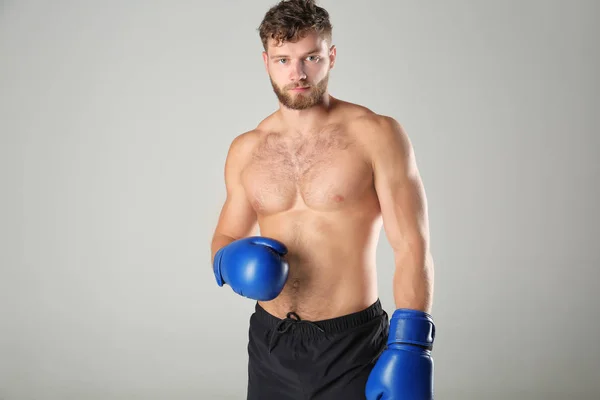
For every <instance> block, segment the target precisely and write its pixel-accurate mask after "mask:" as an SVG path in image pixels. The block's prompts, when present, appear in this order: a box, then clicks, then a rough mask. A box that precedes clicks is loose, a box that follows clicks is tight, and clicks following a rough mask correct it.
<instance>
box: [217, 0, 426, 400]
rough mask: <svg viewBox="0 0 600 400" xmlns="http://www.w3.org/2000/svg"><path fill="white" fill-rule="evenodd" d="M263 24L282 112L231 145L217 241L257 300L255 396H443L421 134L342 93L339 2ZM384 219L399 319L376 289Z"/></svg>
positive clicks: (273, 13) (220, 271) (272, 14)
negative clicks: (333, 79)
mask: <svg viewBox="0 0 600 400" xmlns="http://www.w3.org/2000/svg"><path fill="white" fill-rule="evenodd" d="M259 31H260V37H261V39H262V42H263V46H264V50H265V51H264V52H263V60H264V64H265V68H266V71H267V73H268V76H269V78H270V80H271V84H272V86H273V90H274V92H275V94H276V96H277V98H278V101H279V108H278V110H276V111H275V112H274V113H273V114H271V115H269V116H268V117H266V118H265V119H264V120H263V121H262V122H260V124H259V125H258V126H257V127H256V128H255V129H253V130H250V131H248V132H245V133H242V134H240V135H239V136H237V137H235V138H234V139H233V141H232V143H231V146H230V148H229V151H228V154H227V160H226V162H225V186H226V192H227V198H226V201H225V203H224V205H223V208H222V210H221V213H220V216H219V220H218V223H217V226H216V228H215V232H214V236H213V239H212V244H211V254H212V265H213V270H214V274H215V278H216V280H217V283H218V284H219V285H220V286H223V285H229V286H230V287H231V288H232V290H233V291H234V292H235V293H237V294H239V295H241V296H245V297H247V298H251V299H254V300H256V307H255V312H254V313H253V314H252V316H251V318H250V327H249V344H248V354H249V365H248V394H247V396H248V397H247V399H249V400H259V399H260V400H268V399H278V400H283V399H344V400H354V399H369V400H375V399H390V400H391V399H402V400H425V399H433V361H432V356H431V350H432V346H433V340H434V336H435V326H434V322H433V319H432V317H431V315H430V309H431V306H432V293H433V275H434V274H433V262H432V259H431V255H430V248H429V232H428V229H429V228H428V218H427V207H426V198H425V192H424V189H423V185H422V182H421V179H420V176H419V172H418V169H417V165H416V161H415V155H414V152H413V149H412V147H411V143H410V141H409V138H408V136H407V134H406V132H405V131H404V130H403V128H402V126H401V125H400V124H399V123H398V122H397V121H395V120H394V119H393V118H391V117H388V116H382V115H378V114H376V113H374V112H372V111H370V110H369V109H367V108H366V107H363V106H360V105H357V104H352V103H349V102H346V101H342V100H340V99H337V98H334V97H333V96H332V95H330V94H329V92H328V88H327V84H328V78H329V73H330V70H331V69H332V68H333V67H334V64H335V60H336V48H335V46H333V45H332V44H331V24H330V22H329V14H328V13H327V11H326V10H324V9H323V8H321V7H318V6H316V5H315V4H314V2H313V1H311V0H289V1H288V0H284V1H282V2H280V3H279V4H277V5H275V6H273V7H272V8H271V9H270V10H269V11H268V12H267V13H266V15H265V17H264V19H263V21H262V23H261V25H260V29H259ZM382 226H383V228H384V230H385V234H386V235H387V238H388V240H389V242H390V244H391V246H392V248H393V251H394V258H395V273H394V279H393V284H391V287H392V289H393V294H394V299H395V306H396V311H395V312H394V314H393V315H392V317H391V319H388V315H387V313H386V312H385V311H384V310H383V309H382V306H381V303H380V300H379V298H378V289H377V275H376V265H375V264H376V261H375V256H376V247H377V242H378V239H379V234H380V230H381V228H382ZM256 228H258V229H259V232H260V234H259V235H257V234H255V232H256V231H255V229H256Z"/></svg>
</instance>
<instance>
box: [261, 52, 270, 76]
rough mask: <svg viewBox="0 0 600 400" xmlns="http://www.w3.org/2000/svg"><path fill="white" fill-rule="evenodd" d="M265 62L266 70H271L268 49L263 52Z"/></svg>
mask: <svg viewBox="0 0 600 400" xmlns="http://www.w3.org/2000/svg"><path fill="white" fill-rule="evenodd" d="M262 58H263V63H264V64H265V70H266V71H267V73H268V72H269V55H268V54H267V52H266V51H263V52H262Z"/></svg>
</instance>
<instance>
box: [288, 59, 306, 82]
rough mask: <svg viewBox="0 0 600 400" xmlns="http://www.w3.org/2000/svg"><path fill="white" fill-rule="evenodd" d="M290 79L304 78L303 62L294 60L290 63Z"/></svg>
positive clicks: (295, 80)
mask: <svg viewBox="0 0 600 400" xmlns="http://www.w3.org/2000/svg"><path fill="white" fill-rule="evenodd" d="M290 79H291V80H292V81H294V82H297V81H301V80H304V79H306V73H304V63H303V62H302V61H295V62H293V63H292V68H290Z"/></svg>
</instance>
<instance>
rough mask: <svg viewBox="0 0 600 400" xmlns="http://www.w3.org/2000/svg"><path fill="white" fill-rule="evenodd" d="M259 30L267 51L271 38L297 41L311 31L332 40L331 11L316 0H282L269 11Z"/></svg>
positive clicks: (277, 40) (280, 40) (278, 42)
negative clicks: (320, 5)
mask: <svg viewBox="0 0 600 400" xmlns="http://www.w3.org/2000/svg"><path fill="white" fill-rule="evenodd" d="M258 31H259V34H260V39H261V41H262V44H263V47H264V49H265V51H266V50H267V46H268V42H269V39H273V40H275V42H276V43H277V44H281V43H283V42H295V41H297V40H299V39H302V38H303V37H305V36H306V35H307V34H308V33H310V32H317V33H318V34H319V35H321V37H323V38H325V39H327V40H329V41H331V34H332V26H331V22H330V21H329V13H328V12H327V10H325V9H324V8H322V7H319V6H317V5H316V4H315V0H282V1H280V2H279V3H278V4H276V5H274V6H273V7H271V8H270V9H269V11H267V13H266V14H265V17H264V19H263V20H262V22H261V24H260V26H259V28H258Z"/></svg>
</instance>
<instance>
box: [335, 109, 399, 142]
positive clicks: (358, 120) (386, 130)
mask: <svg viewBox="0 0 600 400" xmlns="http://www.w3.org/2000/svg"><path fill="white" fill-rule="evenodd" d="M348 116H349V118H346V121H347V126H348V129H349V130H350V131H351V132H352V133H353V134H354V136H355V137H356V139H357V140H359V141H361V142H364V144H365V145H368V146H369V147H371V146H375V147H378V146H382V145H383V146H385V145H386V144H389V143H390V141H391V142H394V141H397V140H399V139H400V140H402V138H404V139H406V138H407V134H406V131H405V130H404V128H403V126H402V124H401V123H400V122H399V121H398V120H397V119H396V118H395V117H392V116H389V115H385V114H379V113H376V112H374V111H372V110H370V109H368V108H366V107H362V106H358V107H355V108H354V110H353V111H352V112H351V114H350V115H348Z"/></svg>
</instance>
